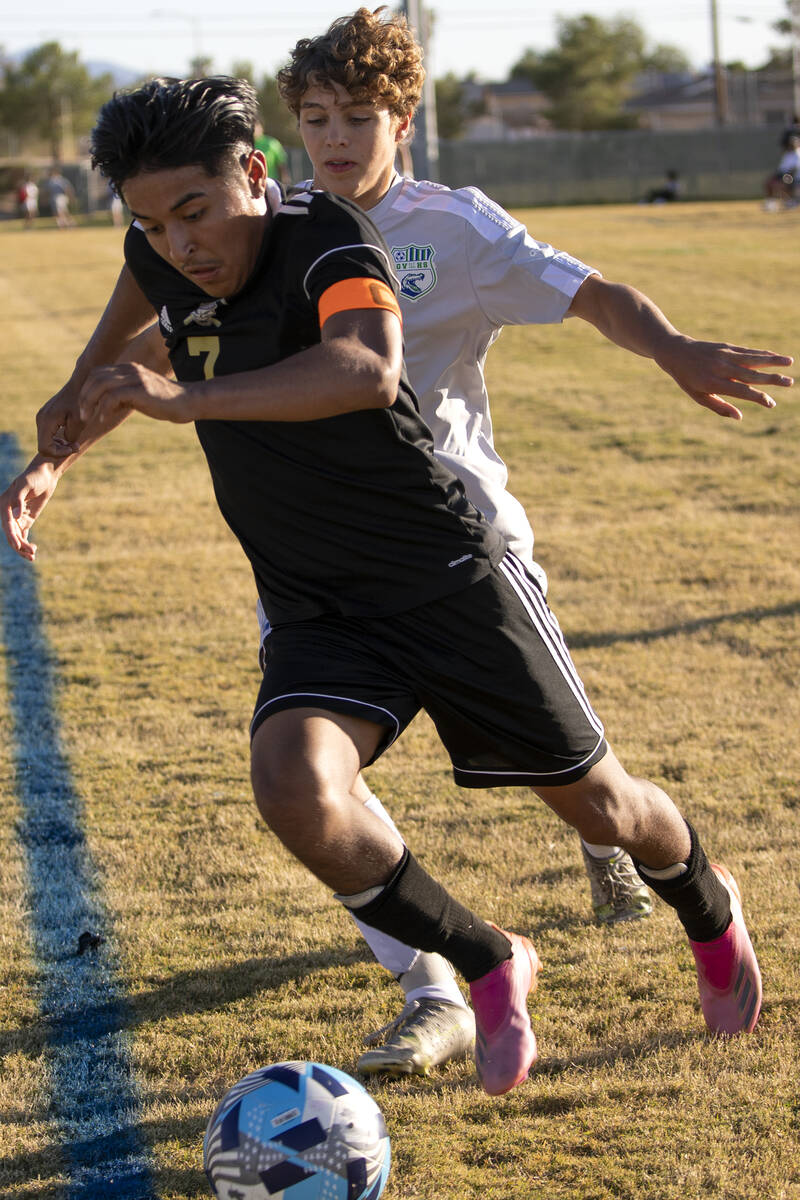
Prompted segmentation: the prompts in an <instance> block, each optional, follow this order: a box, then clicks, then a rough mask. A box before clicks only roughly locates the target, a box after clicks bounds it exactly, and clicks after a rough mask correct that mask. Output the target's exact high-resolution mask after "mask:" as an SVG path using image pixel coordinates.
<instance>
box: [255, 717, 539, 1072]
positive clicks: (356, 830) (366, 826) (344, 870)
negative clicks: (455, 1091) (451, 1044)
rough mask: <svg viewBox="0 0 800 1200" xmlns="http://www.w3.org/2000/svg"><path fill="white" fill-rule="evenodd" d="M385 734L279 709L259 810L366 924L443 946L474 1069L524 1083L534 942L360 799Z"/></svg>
mask: <svg viewBox="0 0 800 1200" xmlns="http://www.w3.org/2000/svg"><path fill="white" fill-rule="evenodd" d="M381 736H382V730H381V728H380V727H379V726H376V725H373V724H372V723H371V722H368V721H364V720H362V719H360V718H357V717H351V716H343V715H341V714H338V713H332V712H328V711H325V710H319V709H289V710H284V711H282V712H278V713H275V714H274V715H272V716H270V717H268V718H267V719H266V720H264V721H263V723H262V724H261V725H259V727H258V728H257V730H256V732H255V734H254V736H253V741H252V747H251V764H252V781H253V790H254V793H255V797H256V802H257V804H258V807H259V811H260V812H261V814H262V816H263V817H264V819H265V821H266V822H267V824H268V825H269V826H270V828H271V829H272V830H273V832H274V833H275V834H276V835H277V836H278V837H279V838H280V839H281V841H282V842H283V843H284V845H285V846H286V847H287V848H288V849H289V850H291V851H292V853H293V854H294V855H295V856H296V857H297V858H298V859H299V860H300V861H301V862H303V863H304V864H305V866H307V867H308V868H309V870H311V871H312V872H313V873H314V874H315V875H316V876H317V878H318V879H320V880H321V881H322V882H323V883H325V884H327V885H328V886H329V887H331V888H333V889H334V890H335V892H336V893H337V896H338V898H339V899H340V900H341V901H342V902H343V903H344V904H345V905H346V906H347V907H349V908H352V909H358V910H360V915H361V916H362V917H363V918H364V919H365V920H366V921H367V923H368V924H369V925H372V926H374V927H375V928H377V929H379V930H381V931H382V932H383V933H387V934H389V935H391V936H393V937H397V936H398V934H401V933H402V934H403V936H404V937H407V938H408V940H409V941H410V942H412V943H413V944H414V945H415V946H419V947H420V948H421V949H423V950H429V951H436V952H437V953H439V954H441V955H442V957H444V958H446V959H448V960H449V961H450V962H452V963H453V965H454V966H455V967H456V969H457V970H459V971H460V972H461V974H462V975H463V976H464V977H465V978H466V979H467V981H468V982H469V983H470V986H471V989H472V996H473V1001H474V1002H475V1003H476V1005H478V1006H479V1007H478V1009H477V1010H476V1018H477V1022H478V1046H477V1050H476V1065H477V1068H478V1073H479V1075H480V1078H481V1082H482V1083H483V1086H484V1088H485V1089H486V1091H488V1092H490V1093H491V1094H500V1093H501V1092H505V1091H508V1090H509V1089H510V1088H512V1087H515V1086H516V1085H517V1084H519V1083H522V1082H523V1080H524V1079H525V1078H526V1077H527V1074H528V1071H529V1069H530V1067H531V1066H532V1065H533V1062H534V1061H535V1059H536V1041H535V1038H534V1036H533V1032H532V1030H531V1028H530V1018H529V1016H528V1011H527V1006H526V999H527V995H528V993H529V992H530V991H531V990H532V989H533V987H534V986H535V983H536V971H537V970H538V958H537V957H536V952H535V951H534V950H533V947H532V946H531V945H530V943H529V942H528V941H527V939H524V938H519V937H517V936H516V935H513V936H512V935H507V934H505V933H503V932H502V931H501V930H499V929H497V928H496V927H495V926H493V925H490V924H488V923H487V922H486V921H483V920H481V918H480V917H478V916H477V915H476V914H475V913H473V912H470V910H469V909H466V908H465V907H464V906H463V905H461V904H460V903H459V902H458V901H457V900H455V899H454V898H453V897H452V896H450V895H449V894H448V893H447V892H446V891H445V889H444V888H443V887H442V886H441V884H439V883H437V882H436V880H434V879H433V878H432V877H431V876H430V875H428V873H427V872H426V871H424V870H423V868H422V867H421V866H420V865H419V863H418V862H417V861H416V860H415V859H414V858H413V856H412V855H411V854H410V853H409V852H408V851H407V850H406V849H405V847H404V846H403V843H402V841H401V840H400V839H399V838H398V837H397V835H396V834H395V833H394V831H393V830H391V829H390V828H389V827H388V826H387V825H386V824H385V823H384V822H383V821H382V820H381V819H380V818H379V817H377V816H375V815H374V813H372V812H370V810H369V808H367V806H366V805H364V804H362V803H360V802H359V800H358V799H357V798H356V797H355V796H354V794H353V789H354V787H355V782H356V777H357V774H358V771H359V768H360V764H361V763H362V762H364V761H369V759H370V758H371V757H372V755H373V753H374V752H375V750H376V748H377V746H378V743H379V740H380V738H381Z"/></svg>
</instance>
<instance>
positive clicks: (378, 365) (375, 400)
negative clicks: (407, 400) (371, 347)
mask: <svg viewBox="0 0 800 1200" xmlns="http://www.w3.org/2000/svg"><path fill="white" fill-rule="evenodd" d="M401 368H402V360H401V361H400V362H394V361H393V360H392V359H391V358H387V357H385V356H383V355H380V354H375V355H372V356H371V357H370V360H369V362H368V363H365V364H364V370H363V371H362V372H360V378H359V385H360V386H359V389H358V390H359V393H360V397H361V400H362V402H363V404H364V405H365V407H368V408H391V407H392V405H393V404H394V402H395V400H396V399H397V390H398V388H399V386H400V371H401Z"/></svg>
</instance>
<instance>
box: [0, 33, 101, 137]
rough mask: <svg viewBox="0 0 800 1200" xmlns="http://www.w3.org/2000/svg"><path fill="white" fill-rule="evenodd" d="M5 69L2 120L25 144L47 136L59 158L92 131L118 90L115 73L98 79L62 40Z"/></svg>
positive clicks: (0, 98) (0, 101)
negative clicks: (76, 138) (115, 86)
mask: <svg viewBox="0 0 800 1200" xmlns="http://www.w3.org/2000/svg"><path fill="white" fill-rule="evenodd" d="M2 70H3V87H2V89H0V124H2V125H3V126H4V127H5V128H6V129H8V130H10V131H11V132H12V133H14V134H16V135H17V136H18V137H19V138H20V140H21V141H23V142H24V140H25V139H26V138H30V137H31V136H32V135H33V136H37V137H40V138H43V139H45V141H47V143H48V145H49V148H50V153H51V154H52V156H53V158H54V159H56V160H58V159H60V158H62V157H63V156H64V154H65V153H68V152H70V151H71V150H72V144H73V140H74V138H75V137H80V136H81V135H82V134H85V133H88V132H89V130H90V129H91V128H92V125H93V123H94V118H95V116H96V115H97V110H98V108H99V107H100V106H101V104H103V103H104V102H105V101H106V100H107V99H108V98H109V96H110V95H111V93H112V91H113V90H114V82H113V79H112V78H111V76H110V75H101V76H99V77H98V78H96V79H93V78H92V76H91V75H90V74H89V72H88V70H87V69H86V67H85V66H84V65H83V64H82V63H81V62H80V61H79V59H78V55H77V54H76V53H74V52H67V51H65V50H62V48H61V46H60V45H59V44H58V42H45V43H43V44H42V45H41V46H38V47H37V48H36V49H35V50H31V52H30V53H29V54H27V55H26V56H25V58H24V59H23V60H22V62H21V63H20V64H19V65H18V66H15V65H14V64H13V63H11V62H9V61H6V62H5V63H4V64H3V68H2Z"/></svg>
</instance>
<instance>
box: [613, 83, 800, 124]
mask: <svg viewBox="0 0 800 1200" xmlns="http://www.w3.org/2000/svg"><path fill="white" fill-rule="evenodd" d="M724 83H725V109H726V113H725V116H726V120H725V124H728V125H774V124H781V123H785V124H788V123H789V122H790V121H791V118H792V112H793V103H794V89H793V83H792V77H791V74H790V73H789V72H788V71H776V70H761V71H726V72H725V77H724ZM642 85H643V86H642ZM626 108H627V109H628V111H632V112H635V113H637V114H638V116H639V124H640V127H641V128H643V129H666V130H694V129H708V128H709V127H710V126H714V125H716V124H717V123H718V113H717V109H718V100H717V87H716V80H715V78H714V74H713V72H711V71H705V72H703V73H701V74H699V75H691V76H688V77H687V76H683V77H680V76H678V77H676V76H670V75H664V76H661V77H660V78H659V77H657V76H656V77H655V78H654V77H653V76H646V77H643V78H642V80H641V81H640V86H639V89H638V90H637V91H636V93H635V94H634V95H633V96H632V97H631V98H630V100H629V101H628V103H627V105H626Z"/></svg>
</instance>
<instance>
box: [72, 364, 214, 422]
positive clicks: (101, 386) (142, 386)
mask: <svg viewBox="0 0 800 1200" xmlns="http://www.w3.org/2000/svg"><path fill="white" fill-rule="evenodd" d="M190 395H191V386H190V385H187V384H182V383H176V382H175V380H174V379H167V378H165V376H163V375H159V374H158V373H157V372H155V371H151V370H150V369H149V368H148V367H145V366H142V364H141V363H118V364H117V365H116V366H113V367H98V368H97V370H95V371H92V373H91V375H90V376H89V377H88V379H87V380H86V382H85V384H84V385H83V387H82V388H81V394H80V403H79V412H80V419H81V421H82V422H83V423H84V424H85V426H86V427H87V429H91V430H92V431H97V432H98V433H103V432H105V431H107V429H109V428H112V427H113V426H114V425H117V424H119V421H120V419H121V418H122V417H124V416H125V415H127V413H129V412H134V411H135V412H140V413H143V414H144V416H146V417H152V418H153V420H156V421H173V422H175V423H177V424H184V423H185V422H187V421H191V420H193V416H192V413H191V410H190V404H189V400H190Z"/></svg>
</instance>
